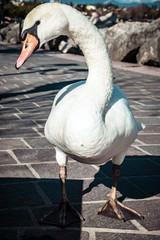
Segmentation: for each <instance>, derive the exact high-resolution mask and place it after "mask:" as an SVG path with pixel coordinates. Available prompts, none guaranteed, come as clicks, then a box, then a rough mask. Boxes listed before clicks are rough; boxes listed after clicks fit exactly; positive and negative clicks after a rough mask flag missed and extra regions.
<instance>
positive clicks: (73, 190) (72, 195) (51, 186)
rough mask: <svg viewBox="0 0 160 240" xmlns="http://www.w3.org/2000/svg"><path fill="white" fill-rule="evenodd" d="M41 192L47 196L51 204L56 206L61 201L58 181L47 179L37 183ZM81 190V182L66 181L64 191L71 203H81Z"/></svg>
mask: <svg viewBox="0 0 160 240" xmlns="http://www.w3.org/2000/svg"><path fill="white" fill-rule="evenodd" d="M39 185H40V187H41V188H42V190H43V191H44V192H45V194H46V195H47V196H48V198H49V199H50V200H51V202H52V203H53V204H55V203H56V204H57V203H59V202H60V200H61V183H60V180H59V179H54V180H51V179H48V180H46V181H41V182H40V183H39ZM82 190H83V181H82V180H70V179H67V181H66V191H67V195H68V198H69V200H70V201H71V202H73V203H74V202H76V203H77V202H78V203H79V202H82Z"/></svg>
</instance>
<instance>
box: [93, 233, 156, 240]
mask: <svg viewBox="0 0 160 240" xmlns="http://www.w3.org/2000/svg"><path fill="white" fill-rule="evenodd" d="M117 239H119V240H126V239H127V240H159V236H155V235H148V234H126V233H124V234H123V233H103V232H101V233H99V232H98V233H96V240H117Z"/></svg>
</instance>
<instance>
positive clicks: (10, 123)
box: [0, 117, 38, 129]
mask: <svg viewBox="0 0 160 240" xmlns="http://www.w3.org/2000/svg"><path fill="white" fill-rule="evenodd" d="M0 126H1V127H0V128H16V129H17V128H24V127H25V128H32V127H37V126H38V125H37V124H36V123H35V122H33V121H32V120H20V119H16V120H14V119H11V120H8V117H6V120H5V121H4V119H3V120H0Z"/></svg>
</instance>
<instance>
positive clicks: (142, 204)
mask: <svg viewBox="0 0 160 240" xmlns="http://www.w3.org/2000/svg"><path fill="white" fill-rule="evenodd" d="M126 203H127V206H129V207H131V208H136V207H137V206H138V208H139V209H140V210H141V213H142V214H143V216H144V219H143V220H141V221H139V220H138V221H139V222H140V224H141V225H142V226H143V227H145V228H146V229H147V230H148V231H157V230H160V218H159V213H160V200H159V199H157V200H156V199H155V200H147V201H136V202H126Z"/></svg>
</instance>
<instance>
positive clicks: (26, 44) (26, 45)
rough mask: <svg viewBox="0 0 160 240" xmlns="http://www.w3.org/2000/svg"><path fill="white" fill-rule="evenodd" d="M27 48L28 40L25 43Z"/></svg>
mask: <svg viewBox="0 0 160 240" xmlns="http://www.w3.org/2000/svg"><path fill="white" fill-rule="evenodd" d="M27 47H28V40H27V41H26V43H25V48H27Z"/></svg>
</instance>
